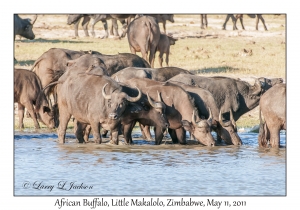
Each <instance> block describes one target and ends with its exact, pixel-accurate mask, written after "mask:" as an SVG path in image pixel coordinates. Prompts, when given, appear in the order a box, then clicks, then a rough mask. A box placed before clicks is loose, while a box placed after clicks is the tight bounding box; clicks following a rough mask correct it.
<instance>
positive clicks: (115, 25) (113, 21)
mask: <svg viewBox="0 0 300 210" xmlns="http://www.w3.org/2000/svg"><path fill="white" fill-rule="evenodd" d="M111 22H112V25H113V28H114V31H115V33H114V34H115V36H119V32H118V23H117V19H112V20H111Z"/></svg>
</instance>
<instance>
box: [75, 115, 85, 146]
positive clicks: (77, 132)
mask: <svg viewBox="0 0 300 210" xmlns="http://www.w3.org/2000/svg"><path fill="white" fill-rule="evenodd" d="M75 125H76V126H75ZM75 125H74V130H75V136H76V138H77V139H78V142H79V143H83V142H84V139H83V133H84V129H85V127H86V125H83V124H82V123H80V122H78V121H77V120H76V122H75Z"/></svg>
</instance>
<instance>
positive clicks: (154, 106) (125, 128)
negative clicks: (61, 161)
mask: <svg viewBox="0 0 300 210" xmlns="http://www.w3.org/2000/svg"><path fill="white" fill-rule="evenodd" d="M119 84H120V85H121V86H122V87H123V89H124V92H126V93H127V94H128V95H137V94H138V93H137V90H135V89H133V88H131V87H129V86H127V85H125V84H122V83H119ZM152 89H153V88H151V87H150V88H148V89H146V90H144V91H145V92H142V96H141V98H140V99H139V100H138V101H136V102H135V103H129V104H128V105H127V107H126V109H125V111H124V112H123V114H122V115H121V118H120V122H121V127H122V128H121V129H120V130H121V131H122V133H123V135H124V139H125V143H126V144H133V142H132V137H131V132H132V129H133V127H134V126H135V124H136V122H139V123H142V124H143V125H147V126H155V127H156V129H157V130H158V131H161V132H159V133H158V134H157V135H156V136H155V139H157V141H158V140H159V139H160V138H162V136H161V135H163V133H164V131H165V130H166V128H167V127H168V126H169V123H168V121H167V119H166V115H165V109H166V105H165V104H164V103H163V102H162V100H161V97H160V93H159V92H157V100H156V101H155V100H154V99H151V97H150V96H149V94H148V92H152V91H156V90H152ZM77 126H78V123H77ZM79 126H82V125H79ZM79 126H78V127H79ZM78 127H77V128H76V131H75V132H76V133H80V134H82V130H83V135H84V137H83V138H84V140H85V141H86V142H87V140H88V136H89V133H90V130H91V129H90V126H87V127H85V126H82V127H79V128H80V130H79V129H78Z"/></svg>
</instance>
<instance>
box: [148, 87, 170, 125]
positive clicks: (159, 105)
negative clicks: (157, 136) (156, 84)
mask: <svg viewBox="0 0 300 210" xmlns="http://www.w3.org/2000/svg"><path fill="white" fill-rule="evenodd" d="M147 98H148V102H149V104H150V105H151V107H152V108H153V110H154V112H153V113H151V115H152V117H154V118H156V119H155V122H156V124H159V125H162V126H161V127H163V128H167V127H169V126H170V124H169V123H168V120H167V117H166V115H165V111H166V105H165V103H164V102H163V101H162V99H161V96H160V93H159V92H158V91H157V98H158V101H153V100H152V99H151V98H150V96H149V94H148V93H147ZM155 116H156V117H155Z"/></svg>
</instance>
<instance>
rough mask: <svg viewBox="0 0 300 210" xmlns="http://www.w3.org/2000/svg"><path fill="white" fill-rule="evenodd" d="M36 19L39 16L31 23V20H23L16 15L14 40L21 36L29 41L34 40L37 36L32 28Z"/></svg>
mask: <svg viewBox="0 0 300 210" xmlns="http://www.w3.org/2000/svg"><path fill="white" fill-rule="evenodd" d="M36 19H37V15H36V16H35V17H34V19H33V20H32V21H31V20H30V19H29V18H26V19H22V18H20V17H19V15H17V14H14V39H16V35H20V36H22V37H25V38H27V39H34V38H35V35H34V33H33V31H32V27H33V24H34V23H35V21H36Z"/></svg>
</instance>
